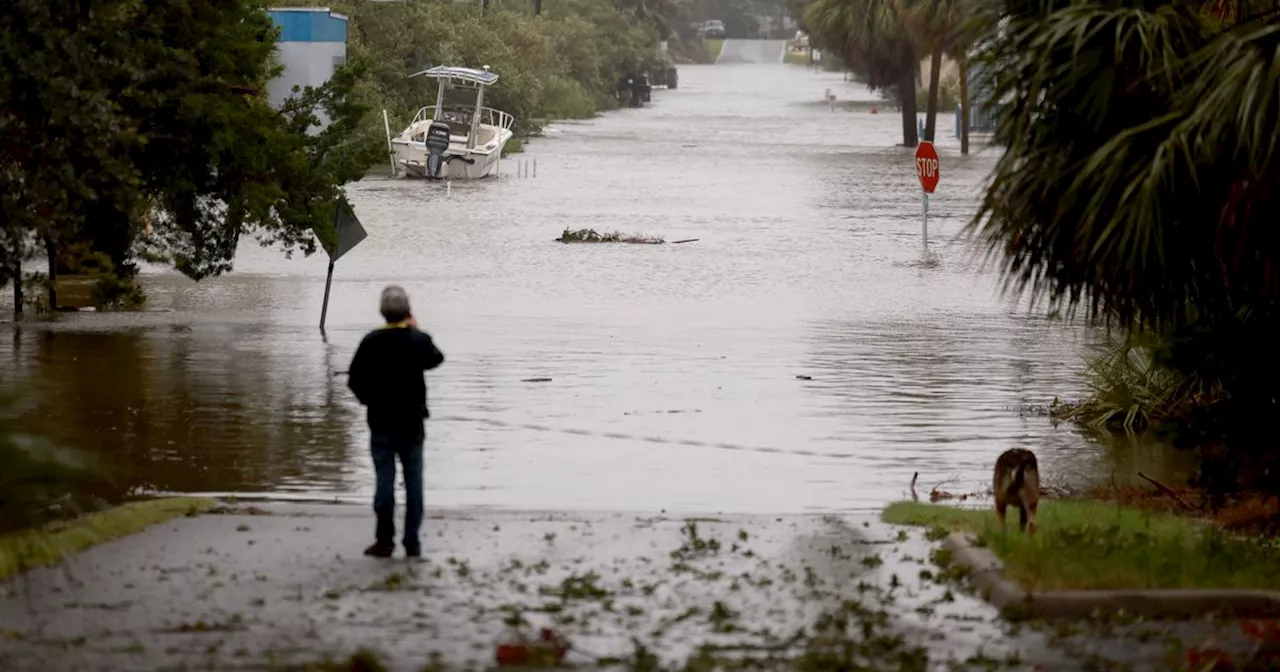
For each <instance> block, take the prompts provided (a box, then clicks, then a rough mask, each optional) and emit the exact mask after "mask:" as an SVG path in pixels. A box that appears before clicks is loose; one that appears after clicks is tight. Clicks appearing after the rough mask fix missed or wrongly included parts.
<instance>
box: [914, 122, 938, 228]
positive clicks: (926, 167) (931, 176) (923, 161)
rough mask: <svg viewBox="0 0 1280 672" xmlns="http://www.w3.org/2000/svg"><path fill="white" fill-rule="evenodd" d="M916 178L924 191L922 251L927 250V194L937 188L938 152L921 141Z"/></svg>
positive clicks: (931, 144)
mask: <svg viewBox="0 0 1280 672" xmlns="http://www.w3.org/2000/svg"><path fill="white" fill-rule="evenodd" d="M916 177H919V178H920V187H921V188H922V189H923V190H924V224H923V227H922V231H923V233H924V249H925V251H928V249H929V194H932V193H933V190H934V189H937V188H938V152H937V150H935V149H934V148H933V143H932V142H929V141H928V140H922V141H921V142H920V145H919V146H918V147H916Z"/></svg>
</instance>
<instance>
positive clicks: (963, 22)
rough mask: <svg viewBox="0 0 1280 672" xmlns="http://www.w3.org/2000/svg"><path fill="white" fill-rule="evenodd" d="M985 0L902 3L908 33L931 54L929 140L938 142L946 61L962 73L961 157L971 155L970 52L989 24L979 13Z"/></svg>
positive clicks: (927, 120)
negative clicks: (941, 85) (978, 10)
mask: <svg viewBox="0 0 1280 672" xmlns="http://www.w3.org/2000/svg"><path fill="white" fill-rule="evenodd" d="M980 1H981V0H899V4H900V11H901V13H902V17H903V21H904V23H905V24H906V26H907V29H908V30H909V31H910V32H911V34H912V36H913V37H914V38H915V40H916V42H917V43H918V44H919V45H920V49H921V50H922V51H925V52H928V54H929V66H930V67H929V104H928V108H927V110H926V113H925V136H926V137H927V138H929V139H930V140H933V139H934V137H935V136H934V133H935V132H936V130H937V116H938V88H939V85H940V81H939V80H940V79H941V74H942V57H943V56H944V55H947V56H950V57H952V58H953V59H955V61H956V64H957V65H958V66H959V72H960V114H961V117H962V118H961V121H960V124H961V135H960V153H961V154H968V153H969V82H968V75H969V73H968V65H969V62H968V61H969V59H968V50H969V47H970V46H972V44H973V42H974V40H975V39H976V38H977V36H978V35H979V34H980V33H981V32H982V30H983V28H984V26H985V24H984V22H983V21H982V20H981V19H980V18H978V16H977V15H976V12H975V10H976V9H977V6H978V3H979V2H980Z"/></svg>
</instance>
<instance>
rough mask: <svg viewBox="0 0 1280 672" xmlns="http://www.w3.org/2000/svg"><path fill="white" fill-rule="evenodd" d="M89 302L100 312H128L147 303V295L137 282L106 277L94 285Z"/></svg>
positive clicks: (110, 276)
mask: <svg viewBox="0 0 1280 672" xmlns="http://www.w3.org/2000/svg"><path fill="white" fill-rule="evenodd" d="M89 300H90V301H91V302H92V303H93V305H94V307H96V308H98V309H99V310H128V309H131V308H140V307H141V306H142V304H144V303H146V301H147V295H146V294H145V293H144V292H143V291H142V287H141V286H139V285H138V283H137V281H135V280H133V279H131V278H120V277H119V276H116V275H104V276H102V277H100V278H98V279H97V281H96V282H94V283H93V288H92V289H90V290H89Z"/></svg>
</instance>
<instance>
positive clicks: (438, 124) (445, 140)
mask: <svg viewBox="0 0 1280 672" xmlns="http://www.w3.org/2000/svg"><path fill="white" fill-rule="evenodd" d="M447 149H449V124H446V123H444V122H443V121H433V122H431V125H430V126H428V127H427V179H432V180H438V179H440V169H441V168H443V167H444V164H445V162H446V161H447V159H446V158H445V156H444V153H445V150H447Z"/></svg>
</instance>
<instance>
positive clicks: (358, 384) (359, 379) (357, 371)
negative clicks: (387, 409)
mask: <svg viewBox="0 0 1280 672" xmlns="http://www.w3.org/2000/svg"><path fill="white" fill-rule="evenodd" d="M366 342H367V341H366V340H362V341H360V346H359V347H357V348H356V354H355V356H354V357H352V358H351V366H349V367H347V387H348V388H349V389H350V390H351V391H352V392H353V393H355V395H356V399H357V400H359V401H360V403H361V404H363V405H365V406H368V405H369V397H368V392H367V389H368V387H367V384H366V381H368V379H369V372H368V371H367V370H366V369H368V368H369V353H368V351H367V350H366V349H365V343H366Z"/></svg>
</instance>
